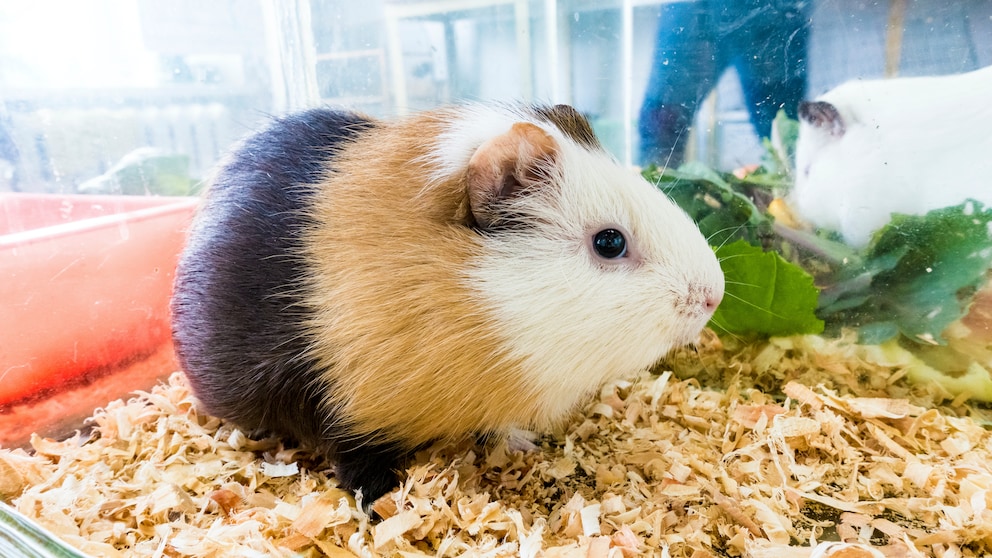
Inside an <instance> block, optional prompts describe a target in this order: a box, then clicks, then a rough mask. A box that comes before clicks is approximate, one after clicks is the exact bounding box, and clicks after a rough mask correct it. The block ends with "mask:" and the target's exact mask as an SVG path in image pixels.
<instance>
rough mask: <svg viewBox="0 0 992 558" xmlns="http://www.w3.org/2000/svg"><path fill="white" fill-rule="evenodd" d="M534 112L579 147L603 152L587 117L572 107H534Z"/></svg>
mask: <svg viewBox="0 0 992 558" xmlns="http://www.w3.org/2000/svg"><path fill="white" fill-rule="evenodd" d="M534 111H535V112H536V113H537V115H538V116H540V117H541V118H542V119H544V120H547V121H548V122H550V123H552V124H554V125H555V126H557V127H558V129H559V130H561V131H562V132H563V133H564V134H565V135H566V136H568V137H570V138H572V139H573V140H575V142H576V143H578V144H579V145H583V146H585V147H588V148H590V149H597V150H602V149H603V147H602V145H601V144H600V143H599V139H598V138H597V137H596V134H595V132H593V130H592V126H590V125H589V121H588V120H586V117H585V116H582V114H581V113H580V112H579V111H577V110H575V108H573V107H572V106H571V105H554V106H551V107H534Z"/></svg>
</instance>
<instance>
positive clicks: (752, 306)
mask: <svg viewBox="0 0 992 558" xmlns="http://www.w3.org/2000/svg"><path fill="white" fill-rule="evenodd" d="M716 254H717V258H718V259H719V260H720V266H721V267H722V268H723V273H724V276H725V278H726V291H725V295H724V298H723V302H722V303H721V304H720V307H719V308H717V311H716V314H714V316H713V320H712V321H711V322H710V325H711V326H712V327H713V328H714V329H716V330H717V331H723V332H728V333H733V334H741V335H762V336H764V335H793V334H804V333H820V332H822V331H823V322H822V321H821V320H820V319H818V318H817V317H816V314H815V310H816V306H817V297H818V291H817V289H816V287H815V286H814V285H813V277H812V276H811V275H810V274H808V273H806V272H805V271H803V270H802V269H801V268H799V267H798V266H796V265H793V264H791V263H789V262H787V261H785V260H784V259H782V257H781V256H779V255H778V254H776V253H774V252H765V251H763V250H762V249H761V248H758V247H756V246H752V245H750V244H748V243H747V242H745V241H743V240H738V241H737V242H734V243H731V244H727V245H724V246H721V247H720V248H717V249H716Z"/></svg>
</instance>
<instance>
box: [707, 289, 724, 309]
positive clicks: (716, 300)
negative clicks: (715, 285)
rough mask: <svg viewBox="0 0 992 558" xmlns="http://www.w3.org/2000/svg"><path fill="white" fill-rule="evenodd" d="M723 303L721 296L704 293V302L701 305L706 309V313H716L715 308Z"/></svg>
mask: <svg viewBox="0 0 992 558" xmlns="http://www.w3.org/2000/svg"><path fill="white" fill-rule="evenodd" d="M722 301H723V296H722V295H719V294H715V293H712V292H710V293H706V300H704V301H703V305H704V306H705V307H706V311H707V312H716V307H717V306H720V303H721V302H722Z"/></svg>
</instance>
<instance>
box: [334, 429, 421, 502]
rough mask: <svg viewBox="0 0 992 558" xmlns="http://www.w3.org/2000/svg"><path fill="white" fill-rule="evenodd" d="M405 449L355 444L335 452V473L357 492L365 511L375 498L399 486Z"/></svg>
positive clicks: (343, 482)
mask: <svg viewBox="0 0 992 558" xmlns="http://www.w3.org/2000/svg"><path fill="white" fill-rule="evenodd" d="M404 460H405V453H404V452H400V451H397V450H395V449H392V448H384V447H382V446H374V445H367V446H358V447H356V448H352V449H349V450H348V451H345V452H340V453H338V454H337V455H335V464H334V474H335V476H337V478H338V481H340V483H341V486H342V487H343V488H345V489H347V490H350V491H351V492H353V493H355V494H356V497H357V495H358V492H361V495H362V496H361V501H362V508H363V509H364V510H365V512H366V513H368V512H369V510H370V509H371V507H372V504H373V503H375V501H376V500H378V499H379V498H381V497H382V496H383V495H384V494H386V493H387V492H390V491H391V490H393V489H394V488H396V487H397V486H399V474H398V472H397V471H399V470H400V469H401V468H402V463H403V461H404Z"/></svg>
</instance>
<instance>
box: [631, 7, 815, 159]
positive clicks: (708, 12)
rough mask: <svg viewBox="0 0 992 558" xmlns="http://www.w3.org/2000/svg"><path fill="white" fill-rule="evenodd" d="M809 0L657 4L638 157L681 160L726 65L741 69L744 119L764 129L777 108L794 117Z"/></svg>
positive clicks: (802, 88)
mask: <svg viewBox="0 0 992 558" xmlns="http://www.w3.org/2000/svg"><path fill="white" fill-rule="evenodd" d="M810 3H811V0H688V1H676V2H672V3H668V4H665V5H664V6H663V7H662V11H661V15H660V20H659V26H658V39H657V44H656V46H655V51H654V56H653V57H652V66H651V76H650V78H649V81H648V87H647V91H646V92H645V95H644V102H643V104H642V106H641V111H640V120H639V123H638V131H639V134H640V140H641V143H640V163H641V164H642V165H647V164H649V163H659V164H664V165H668V166H676V165H678V164H679V163H681V162H682V159H683V157H684V154H685V145H686V142H687V141H688V131H689V127H690V126H691V125H692V120H693V117H694V116H695V114H696V110H697V109H698V108H699V105H700V103H702V101H703V99H705V98H706V95H708V94H709V92H710V90H712V89H713V87H715V86H716V84H717V81H718V80H719V78H720V75H721V74H723V72H724V70H726V69H727V68H728V67H730V66H733V67H734V68H736V70H737V73H738V75H739V76H740V81H741V89H742V91H743V94H744V101H745V104H746V106H747V109H748V112H749V113H750V118H751V124H752V125H753V126H754V129H755V132H756V133H757V134H758V135H759V136H760V137H768V136H769V134H770V133H771V125H772V120H773V119H774V118H775V115H776V113H778V111H779V109H785V111H786V113H787V114H788V115H789V116H791V117H792V118H795V117H796V111H797V109H798V106H799V102H800V101H802V100H803V98H804V97H805V94H806V49H807V42H808V39H809V26H810V25H809V24H810V18H809V11H810Z"/></svg>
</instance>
